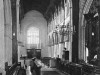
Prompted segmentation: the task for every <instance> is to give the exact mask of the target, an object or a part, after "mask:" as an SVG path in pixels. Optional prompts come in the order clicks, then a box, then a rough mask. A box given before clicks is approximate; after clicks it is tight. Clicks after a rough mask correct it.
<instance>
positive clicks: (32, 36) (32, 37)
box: [27, 27, 39, 44]
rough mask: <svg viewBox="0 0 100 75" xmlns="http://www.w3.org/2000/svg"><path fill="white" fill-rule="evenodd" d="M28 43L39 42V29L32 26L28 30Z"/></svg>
mask: <svg viewBox="0 0 100 75" xmlns="http://www.w3.org/2000/svg"><path fill="white" fill-rule="evenodd" d="M27 44H39V29H38V28H36V27H31V28H29V29H28V31H27Z"/></svg>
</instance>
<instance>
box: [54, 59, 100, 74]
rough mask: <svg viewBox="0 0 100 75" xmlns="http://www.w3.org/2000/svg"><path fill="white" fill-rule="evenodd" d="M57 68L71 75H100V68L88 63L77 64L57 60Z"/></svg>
mask: <svg viewBox="0 0 100 75" xmlns="http://www.w3.org/2000/svg"><path fill="white" fill-rule="evenodd" d="M56 68H57V69H58V70H60V71H61V72H63V73H66V74H69V75H100V67H98V66H94V65H90V64H86V63H80V64H77V63H73V62H66V61H62V60H60V59H56Z"/></svg>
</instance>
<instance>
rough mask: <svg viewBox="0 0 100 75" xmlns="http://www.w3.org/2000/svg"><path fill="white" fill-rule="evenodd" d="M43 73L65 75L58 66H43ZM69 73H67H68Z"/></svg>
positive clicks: (44, 74) (45, 74)
mask: <svg viewBox="0 0 100 75" xmlns="http://www.w3.org/2000/svg"><path fill="white" fill-rule="evenodd" d="M41 75H65V74H64V73H62V72H60V71H58V70H57V69H56V68H44V67H43V68H41ZM66 75H67V74H66Z"/></svg>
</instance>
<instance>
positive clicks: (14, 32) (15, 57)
mask: <svg viewBox="0 0 100 75" xmlns="http://www.w3.org/2000/svg"><path fill="white" fill-rule="evenodd" d="M11 9H12V63H15V62H17V61H18V53H17V50H18V46H17V16H16V15H17V11H16V0H11Z"/></svg>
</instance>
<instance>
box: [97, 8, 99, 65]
mask: <svg viewBox="0 0 100 75" xmlns="http://www.w3.org/2000/svg"><path fill="white" fill-rule="evenodd" d="M98 14H99V35H98V37H99V44H98V45H99V49H98V52H97V59H98V66H99V67H100V6H98Z"/></svg>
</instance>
